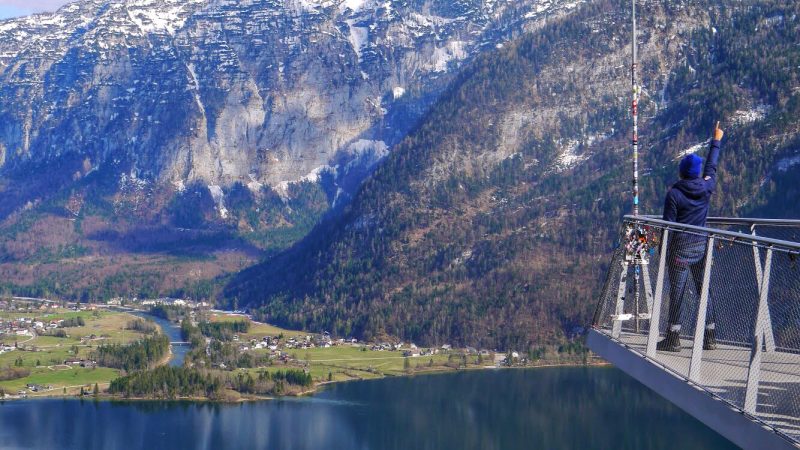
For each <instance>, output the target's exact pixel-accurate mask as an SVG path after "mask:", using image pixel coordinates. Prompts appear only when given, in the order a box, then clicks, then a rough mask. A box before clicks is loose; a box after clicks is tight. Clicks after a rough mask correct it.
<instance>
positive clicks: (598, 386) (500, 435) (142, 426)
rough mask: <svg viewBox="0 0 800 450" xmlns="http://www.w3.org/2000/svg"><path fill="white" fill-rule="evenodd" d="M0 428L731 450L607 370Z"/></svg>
mask: <svg viewBox="0 0 800 450" xmlns="http://www.w3.org/2000/svg"><path fill="white" fill-rule="evenodd" d="M0 423H1V424H2V425H0V447H2V448H4V449H18V448H19V449H22V448H53V449H100V448H103V449H137V448H141V449H145V448H146V449H156V448H168V449H189V448H191V449H225V448H248V449H258V448H263V449H487V450H491V449H532V448H543V449H553V448H636V449H662V448H663V449H667V448H670V449H674V448H681V449H690V448H698V449H700V448H703V449H708V448H720V449H721V448H733V446H732V445H731V444H730V443H728V442H727V441H725V440H724V439H722V438H721V437H720V436H718V435H716V434H715V433H713V432H712V431H711V430H709V429H708V428H706V427H705V426H704V425H702V424H700V423H699V422H697V421H695V420H694V419H692V418H691V417H689V416H688V415H686V414H685V413H683V412H681V411H680V410H678V409H677V408H674V407H673V406H671V405H670V404H669V403H666V402H665V401H664V400H662V399H661V398H660V397H658V396H656V395H655V394H652V393H651V392H650V391H648V390H647V389H646V388H644V387H642V386H641V385H639V384H638V383H636V382H635V381H633V380H631V379H630V378H628V377H627V376H626V375H624V374H622V373H621V372H619V371H617V370H615V369H540V370H504V371H481V372H469V373H457V374H449V375H433V376H419V377H415V378H397V379H388V380H378V381H369V382H359V383H350V384H339V385H334V386H331V387H330V388H329V389H327V390H326V391H324V392H322V393H320V394H319V395H318V396H316V397H312V398H307V399H291V400H280V401H268V402H259V403H244V404H236V405H220V404H215V403H195V402H92V401H84V402H80V401H76V400H45V401H25V402H7V403H5V404H3V405H2V406H0ZM43 430H44V431H46V432H43Z"/></svg>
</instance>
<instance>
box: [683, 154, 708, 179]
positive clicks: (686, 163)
mask: <svg viewBox="0 0 800 450" xmlns="http://www.w3.org/2000/svg"><path fill="white" fill-rule="evenodd" d="M701 170H703V158H701V157H699V156H697V155H695V154H691V155H686V156H684V157H683V159H682V160H681V165H680V172H681V176H682V177H683V178H686V179H689V180H692V179H694V178H700V171H701Z"/></svg>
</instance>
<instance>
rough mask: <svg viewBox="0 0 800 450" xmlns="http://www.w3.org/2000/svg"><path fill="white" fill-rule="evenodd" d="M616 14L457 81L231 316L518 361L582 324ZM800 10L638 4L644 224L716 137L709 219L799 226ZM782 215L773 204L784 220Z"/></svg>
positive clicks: (589, 13) (615, 96)
mask: <svg viewBox="0 0 800 450" xmlns="http://www.w3.org/2000/svg"><path fill="white" fill-rule="evenodd" d="M628 7H629V4H628V3H626V2H623V1H613V0H603V1H596V2H591V3H589V4H585V5H582V6H581V7H580V9H579V10H578V11H577V12H576V13H575V14H573V15H570V16H568V17H564V18H561V19H557V20H553V21H550V22H549V23H548V24H547V25H546V26H544V27H543V28H541V29H540V30H538V31H536V32H534V33H532V34H530V35H527V36H525V37H523V38H521V39H519V40H517V41H515V42H513V43H511V44H509V45H506V46H504V47H503V48H500V49H497V50H496V51H493V52H491V53H489V54H486V55H485V56H484V57H481V58H479V60H478V61H476V62H475V63H473V64H471V65H470V66H469V67H468V68H466V69H465V70H464V71H463V72H462V73H461V75H460V77H459V78H458V80H457V81H456V83H455V84H454V85H453V86H452V88H451V89H450V90H449V91H448V92H447V93H446V94H445V95H444V96H443V98H442V99H441V101H440V102H438V103H437V104H436V105H435V107H434V108H433V109H432V110H431V111H430V113H429V114H428V115H427V116H426V117H425V118H424V119H423V120H422V121H421V123H420V124H419V125H418V127H416V129H415V130H414V131H413V132H412V133H411V134H410V135H409V136H408V137H407V138H406V139H405V140H404V141H403V142H402V143H401V144H400V145H399V146H398V147H397V148H396V149H395V151H394V152H393V153H392V154H391V155H390V156H389V157H388V158H387V159H386V160H385V161H384V162H383V163H382V164H380V166H379V167H378V168H377V170H376V171H375V173H374V174H373V175H372V176H371V177H370V178H369V179H368V180H367V181H366V182H365V183H364V185H363V186H362V187H361V189H360V190H359V191H358V193H357V195H356V197H355V199H354V201H353V202H352V204H351V205H349V206H348V207H347V208H346V210H345V211H343V213H342V214H341V215H339V216H338V217H336V218H334V219H332V220H328V221H325V222H324V223H322V224H320V225H319V226H317V227H316V229H315V230H314V231H312V233H311V234H310V235H309V236H307V237H306V238H305V239H304V240H303V241H301V242H300V243H299V244H297V245H295V246H294V247H293V248H292V249H290V250H288V251H286V252H284V253H282V254H280V255H278V256H276V257H274V258H271V259H269V260H267V261H266V262H264V263H263V264H260V265H258V266H256V267H253V268H251V269H248V270H246V271H244V272H242V273H241V274H240V275H239V276H238V277H237V278H236V279H235V280H233V281H232V282H231V283H230V284H229V285H228V287H227V290H226V299H227V300H228V301H229V302H231V303H235V304H237V305H239V306H244V305H246V306H248V307H250V308H251V309H252V310H254V311H256V312H257V313H258V314H260V315H261V316H264V317H265V318H267V319H269V320H271V321H275V322H278V323H280V324H284V325H289V326H295V327H305V328H310V329H317V330H322V329H326V330H329V331H331V332H335V333H337V334H340V335H349V334H356V335H360V336H366V337H371V336H380V335H391V336H398V337H401V338H404V339H411V340H414V341H415V342H423V343H427V344H435V343H442V342H452V343H467V344H472V345H480V346H484V347H492V348H494V347H496V348H511V347H513V348H531V347H534V346H538V345H543V344H547V343H555V342H561V341H563V339H564V338H565V337H568V336H570V335H571V334H572V333H574V332H576V331H578V327H580V326H581V325H583V324H585V323H586V322H587V321H588V312H589V311H590V310H591V309H592V308H593V305H594V293H596V292H597V290H598V289H599V287H600V284H601V282H602V276H603V274H604V270H605V268H606V266H605V265H606V263H607V260H608V255H609V253H610V250H611V249H612V248H613V246H614V245H615V243H616V230H617V226H618V225H619V223H620V218H621V216H622V215H623V214H625V213H627V212H628V210H629V204H630V194H628V193H627V192H628V190H629V179H630V173H631V167H630V151H629V147H630V144H629V136H630V125H629V122H630V119H629V113H628V109H629V101H630V94H629V92H630V87H629V83H630V81H629V57H630V54H629V52H630V45H629V32H630V29H629V13H628ZM799 13H800V5H798V4H797V3H796V2H792V1H765V2H758V3H752V2H747V3H735V4H727V3H726V4H724V5H723V4H722V3H721V2H716V1H700V2H698V1H691V2H689V1H672V0H670V1H659V2H647V4H646V5H645V9H644V11H643V12H642V18H641V21H642V23H641V29H642V35H641V41H640V54H641V58H642V60H641V77H642V79H643V80H644V81H643V84H644V91H643V99H642V105H641V108H640V117H642V119H641V120H642V123H641V128H640V130H641V141H642V149H643V170H642V177H643V180H642V199H643V211H645V212H648V213H660V209H661V199H662V198H663V194H664V192H665V189H666V187H667V186H668V184H669V182H670V181H671V180H674V179H675V178H676V172H677V169H676V167H677V159H678V158H680V157H681V156H682V155H683V154H684V153H685V152H686V151H697V150H700V151H701V154H704V153H705V144H704V142H706V141H707V139H708V137H709V134H710V131H711V127H712V125H713V122H714V121H715V120H721V121H722V123H723V124H724V128H725V129H726V132H727V134H726V138H725V145H724V149H723V153H722V157H721V163H720V175H719V180H720V183H719V184H720V189H719V191H718V194H717V195H716V196H715V198H714V203H713V207H712V211H713V213H714V214H730V215H747V214H750V213H754V212H759V213H763V214H767V215H771V216H775V217H777V216H786V215H788V216H795V217H796V215H797V213H798V206H797V204H796V203H797V202H796V201H792V200H791V199H793V198H794V199H795V200H796V198H797V192H798V179H800V178H799V177H800V164H798V163H800V138H798V129H799V128H800V79H799V76H798V74H800V47H798V46H797V42H796V41H797V39H796V38H797V36H798V35H800V18H798V14H799ZM784 202H786V203H784Z"/></svg>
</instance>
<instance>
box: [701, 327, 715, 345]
mask: <svg viewBox="0 0 800 450" xmlns="http://www.w3.org/2000/svg"><path fill="white" fill-rule="evenodd" d="M716 349H717V334H716V333H715V332H714V329H713V328H712V329H706V332H705V333H704V334H703V350H716Z"/></svg>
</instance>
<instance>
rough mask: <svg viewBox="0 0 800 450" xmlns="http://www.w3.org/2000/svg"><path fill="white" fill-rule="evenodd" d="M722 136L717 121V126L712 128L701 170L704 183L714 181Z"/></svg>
mask: <svg viewBox="0 0 800 450" xmlns="http://www.w3.org/2000/svg"><path fill="white" fill-rule="evenodd" d="M724 135H725V132H724V131H722V128H720V127H719V121H717V125H716V126H715V127H714V137H713V139H711V148H710V149H709V150H708V156H707V157H706V166H705V168H704V169H703V179H704V180H706V181H716V178H717V162H718V161H719V149H720V147H721V145H722V136H724Z"/></svg>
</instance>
